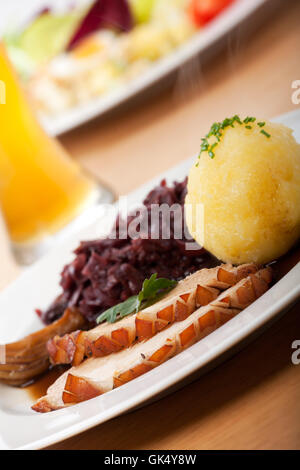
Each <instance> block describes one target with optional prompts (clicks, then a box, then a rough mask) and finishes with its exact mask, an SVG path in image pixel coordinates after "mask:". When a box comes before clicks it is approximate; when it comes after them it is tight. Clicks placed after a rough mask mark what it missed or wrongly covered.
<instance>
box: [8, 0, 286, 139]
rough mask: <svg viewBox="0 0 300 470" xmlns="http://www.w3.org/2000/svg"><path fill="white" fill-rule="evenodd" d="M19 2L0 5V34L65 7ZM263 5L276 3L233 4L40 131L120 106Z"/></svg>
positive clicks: (58, 130) (45, 0)
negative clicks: (138, 69) (107, 90)
mask: <svg viewBox="0 0 300 470" xmlns="http://www.w3.org/2000/svg"><path fill="white" fill-rule="evenodd" d="M22 2H23V3H25V4H26V9H25V8H24V9H22V8H19V5H20V3H19V0H17V1H16V0H10V2H5V4H4V3H3V4H1V5H0V34H1V32H2V31H3V30H4V29H5V28H7V23H8V24H10V23H11V18H12V16H13V18H14V22H15V23H17V24H18V23H22V22H23V21H24V19H28V18H30V15H32V13H33V12H35V11H39V10H41V7H42V6H45V5H46V6H49V5H53V6H54V7H56V8H57V7H61V6H62V5H66V4H69V2H68V1H64V2H62V0H22ZM77 2H80V3H86V2H87V0H77ZM266 3H268V4H269V6H270V7H271V6H273V5H275V3H278V2H277V1H276V0H272V2H271V1H270V0H236V1H235V2H234V3H233V4H232V5H231V6H229V7H228V8H227V9H226V10H225V11H224V12H223V13H221V14H220V15H219V16H218V17H217V18H216V19H215V20H214V21H212V22H211V23H210V24H208V25H207V26H206V27H205V28H203V30H201V31H200V32H199V33H198V34H195V35H194V36H193V37H192V38H191V39H190V40H189V41H187V42H186V43H185V44H183V45H182V46H181V47H180V48H178V49H177V50H176V51H174V52H173V53H170V54H169V55H167V56H166V57H165V58H163V59H161V60H158V61H157V62H155V63H154V64H153V65H152V66H151V67H150V68H149V70H147V71H146V72H145V73H143V74H141V75H140V76H139V77H137V78H136V79H134V80H132V81H130V82H128V83H126V84H124V85H122V86H120V87H118V88H117V89H116V90H114V91H113V92H111V93H109V94H107V95H104V96H102V97H99V98H96V99H93V100H92V101H90V102H89V103H86V104H83V105H80V106H77V107H75V108H72V109H70V110H68V111H65V112H64V113H62V114H61V115H58V116H55V117H54V118H51V117H47V116H43V117H41V121H42V124H43V126H44V128H45V129H46V131H47V132H48V133H49V134H50V135H59V134H62V133H63V132H66V131H68V130H71V129H73V128H75V127H77V126H79V125H80V124H83V123H85V122H87V121H89V120H91V119H93V118H95V117H96V116H100V115H102V114H104V113H105V112H107V111H109V110H111V109H112V108H114V107H116V106H118V105H120V104H121V103H123V102H125V101H126V100H128V99H129V98H132V97H133V96H135V95H137V94H138V93H140V92H141V91H143V90H145V89H146V88H148V87H149V86H151V85H153V84H154V83H156V82H158V81H159V80H161V79H162V78H164V77H166V76H168V75H169V74H171V73H172V72H174V71H175V70H177V69H178V68H179V67H180V66H182V65H183V64H184V63H186V62H187V61H189V60H190V59H192V58H193V57H195V56H198V57H199V58H200V57H201V55H202V54H203V53H204V52H206V51H208V50H210V52H212V51H213V49H214V48H215V47H216V46H217V44H219V43H220V40H221V39H223V38H224V36H225V35H226V34H228V33H229V32H230V31H232V30H233V29H234V28H235V27H237V26H238V25H239V24H240V23H242V22H243V21H244V20H245V19H247V18H248V17H250V16H251V15H252V14H253V13H254V12H255V11H256V10H257V9H258V8H259V7H261V6H262V5H264V4H266ZM271 4H272V5H271ZM24 15H25V18H24Z"/></svg>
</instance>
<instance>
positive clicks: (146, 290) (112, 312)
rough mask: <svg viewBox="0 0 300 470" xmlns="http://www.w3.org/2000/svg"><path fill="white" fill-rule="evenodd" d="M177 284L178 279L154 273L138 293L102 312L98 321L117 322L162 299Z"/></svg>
mask: <svg viewBox="0 0 300 470" xmlns="http://www.w3.org/2000/svg"><path fill="white" fill-rule="evenodd" d="M176 285H177V281H174V280H171V279H166V278H164V277H160V278H158V277H157V274H152V276H151V277H150V279H145V281H144V282H143V287H142V289H141V291H140V292H139V294H138V295H133V296H132V297H129V299H127V300H125V301H124V302H121V303H120V304H118V305H115V306H114V307H111V308H109V309H108V310H106V311H105V312H103V313H101V315H99V317H98V318H97V323H103V322H104V321H107V322H108V323H115V322H116V321H118V320H121V318H124V317H126V316H127V315H131V314H132V313H134V312H138V311H139V310H143V309H144V308H146V307H149V306H150V305H152V304H153V303H155V302H157V301H158V300H160V299H161V297H162V296H164V295H165V294H167V293H168V292H170V291H171V290H172V289H174V287H175V286H176Z"/></svg>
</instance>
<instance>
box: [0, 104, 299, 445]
mask: <svg viewBox="0 0 300 470" xmlns="http://www.w3.org/2000/svg"><path fill="white" fill-rule="evenodd" d="M276 121H279V122H282V123H284V124H286V125H288V126H290V127H291V128H293V129H294V130H295V136H296V138H297V140H298V142H299V143H300V112H299V111H296V112H293V113H289V114H287V115H284V116H282V117H279V118H277V119H276ZM193 160H194V158H193V159H189V160H187V161H184V162H183V163H182V164H180V165H179V166H177V167H175V168H173V169H171V170H169V171H168V172H167V173H164V174H161V175H159V176H157V177H156V178H155V179H154V180H152V181H151V182H149V183H147V184H146V185H144V186H143V187H141V188H140V189H138V190H137V191H134V192H133V193H131V194H130V195H129V201H130V203H132V204H136V203H138V202H140V201H141V200H142V199H143V197H144V196H145V195H146V194H147V192H148V191H149V190H150V189H152V188H153V186H154V185H155V184H157V183H158V182H159V181H160V180H161V179H162V178H167V180H168V181H169V182H172V181H173V180H175V179H178V180H182V179H183V178H184V177H185V176H186V174H187V172H188V170H189V168H190V166H191V164H192V162H193ZM101 214H102V215H101ZM111 221H112V217H111V216H110V217H108V216H105V217H104V216H103V209H102V208H101V207H98V208H97V209H95V208H94V209H93V210H91V211H90V212H89V213H88V214H87V218H86V221H85V223H84V224H85V225H84V226H82V228H80V230H77V232H76V233H74V234H73V235H71V236H70V237H69V238H68V239H67V240H64V241H63V242H62V243H61V244H60V245H59V246H57V247H56V248H55V249H53V250H52V251H51V252H50V253H49V254H48V255H46V256H45V257H44V258H43V259H41V260H40V261H39V262H37V263H36V264H35V265H34V266H32V267H30V268H29V269H28V270H26V272H24V273H23V274H22V275H21V276H20V277H19V278H18V279H17V280H16V281H15V282H14V283H13V284H11V285H10V286H9V287H8V288H7V289H6V290H5V291H4V292H3V293H1V295H0V344H1V343H5V342H9V341H13V340H16V339H18V338H20V337H22V336H24V335H25V334H27V333H29V332H31V331H33V330H35V329H38V328H40V327H41V326H42V325H41V323H40V321H39V320H38V318H37V316H36V314H35V313H34V308H36V307H40V308H45V307H46V306H47V305H48V304H49V303H50V301H51V300H52V299H53V298H54V296H55V295H56V294H57V293H58V292H59V288H58V281H59V273H60V271H61V269H62V266H63V264H64V263H66V262H68V261H70V259H71V258H72V255H71V250H72V249H73V248H75V247H76V246H77V244H78V242H79V240H82V239H94V238H95V237H96V236H99V235H100V234H105V232H106V231H107V230H108V228H109V226H110V224H111ZM299 296H300V263H298V264H297V266H295V267H294V268H293V269H292V270H291V271H290V272H289V273H288V274H287V275H286V276H285V277H284V278H283V279H281V280H280V281H279V282H278V283H277V284H276V285H275V286H273V287H272V288H271V289H270V290H269V291H268V292H267V293H266V294H264V295H263V296H262V297H260V298H259V299H258V300H257V301H256V302H254V304H252V305H251V306H250V307H248V308H247V309H246V310H244V311H243V312H241V313H240V314H239V315H238V316H237V317H235V318H234V319H232V320H231V321H230V322H228V323H226V324H225V325H224V326H222V327H221V328H219V329H218V330H217V331H215V332H214V333H212V334H210V335H209V336H208V337H206V338H204V339H203V340H201V341H200V342H198V343H197V344H195V345H194V346H192V347H190V348H188V349H187V350H186V351H184V352H182V353H180V354H179V355H178V356H176V357H174V358H172V359H170V360H169V361H167V362H166V363H164V364H162V365H160V366H159V367H157V368H156V369H154V370H152V371H150V372H148V373H147V374H145V375H143V376H141V377H139V378H138V379H135V380H134V381H132V382H130V383H128V384H126V385H124V386H122V387H120V388H117V389H115V390H113V391H112V392H109V393H107V394H105V395H102V396H100V397H97V398H94V399H93V400H90V401H88V402H85V403H81V404H79V405H76V406H73V407H71V408H68V409H64V410H59V411H55V412H53V413H49V414H45V415H41V414H37V413H34V412H33V411H31V410H30V405H31V399H30V396H29V395H28V393H27V392H26V391H25V390H20V389H15V388H11V387H8V386H5V385H0V449H1V448H2V449H20V448H22V449H37V448H41V447H45V446H47V445H50V444H53V443H55V442H57V441H60V440H63V439H66V438H68V437H70V436H72V435H74V434H77V433H79V432H82V431H84V430H87V429H89V428H91V427H93V426H95V425H97V424H100V423H103V422H104V421H107V420H108V419H110V418H113V417H115V416H117V415H119V414H121V413H123V412H125V411H127V410H129V409H131V408H133V407H135V406H138V405H140V404H141V403H143V402H144V401H145V400H148V399H150V398H152V397H154V396H155V395H157V394H158V393H160V392H162V391H164V390H166V389H167V388H169V387H171V386H172V385H174V384H176V383H178V382H179V381H181V380H182V379H184V378H185V377H187V376H189V375H190V374H192V373H193V372H195V371H196V370H199V369H200V368H202V367H203V366H204V365H207V364H209V363H210V362H211V361H212V360H213V359H216V358H221V355H222V354H224V353H225V352H228V350H229V349H230V348H232V347H233V346H234V345H237V344H238V343H240V342H241V341H242V340H243V339H245V338H247V337H249V335H250V334H251V333H253V332H255V331H258V330H259V329H260V328H261V327H263V326H264V325H265V324H266V323H267V322H269V321H270V320H274V319H275V318H276V316H277V315H278V314H279V313H282V311H283V310H284V309H286V308H287V307H288V306H289V305H290V304H291V303H292V302H294V301H295V300H296V299H297V298H298V297H299Z"/></svg>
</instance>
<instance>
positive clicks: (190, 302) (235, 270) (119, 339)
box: [48, 264, 258, 365]
mask: <svg viewBox="0 0 300 470" xmlns="http://www.w3.org/2000/svg"><path fill="white" fill-rule="evenodd" d="M257 269H258V268H257V266H256V265H255V264H244V265H241V266H238V267H233V266H232V265H229V264H223V265H221V266H218V267H216V268H212V269H201V270H200V271H197V272H196V273H194V274H192V275H191V276H188V277H186V278H185V279H183V280H182V281H180V282H179V283H178V285H177V286H176V287H175V289H173V290H172V291H171V292H169V294H167V295H166V296H165V297H164V298H163V299H162V300H161V301H159V302H157V303H155V304H154V305H152V306H151V307H148V308H146V309H144V310H142V311H140V312H139V313H138V314H137V315H135V314H133V315H131V316H130V317H126V318H123V319H122V320H120V321H118V322H117V323H113V324H110V323H105V324H102V325H99V326H97V327H96V328H93V329H91V330H89V331H75V332H73V333H71V334H67V335H65V336H63V337H59V336H56V337H55V338H53V339H51V340H50V341H49V342H48V352H49V356H50V359H51V362H52V363H53V364H72V365H79V364H80V363H81V362H82V361H83V360H84V358H86V357H91V356H93V357H101V356H105V355H107V354H111V353H114V352H117V351H120V350H121V349H124V348H127V347H128V346H130V345H131V344H132V343H133V342H134V341H135V340H136V338H138V339H139V340H141V339H145V338H150V337H151V336H153V335H154V334H156V333H157V332H158V331H160V330H162V329H163V328H165V327H166V326H167V325H168V324H170V323H173V322H175V321H180V320H184V319H185V318H187V317H188V316H189V315H190V314H191V313H193V312H194V311H195V310H196V309H197V308H199V307H201V306H204V305H207V304H208V303H209V302H211V301H212V300H214V299H216V298H217V297H218V295H219V294H220V292H221V291H223V290H225V289H227V288H228V287H231V286H233V285H234V284H236V283H237V282H238V281H240V280H241V279H242V278H244V277H246V276H248V275H249V274H250V273H255V272H256V271H257Z"/></svg>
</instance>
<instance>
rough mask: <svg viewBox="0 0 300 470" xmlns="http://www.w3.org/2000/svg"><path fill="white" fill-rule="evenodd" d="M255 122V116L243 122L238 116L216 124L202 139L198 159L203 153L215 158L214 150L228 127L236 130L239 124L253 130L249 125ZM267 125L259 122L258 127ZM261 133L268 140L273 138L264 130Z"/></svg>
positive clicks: (248, 117)
mask: <svg viewBox="0 0 300 470" xmlns="http://www.w3.org/2000/svg"><path fill="white" fill-rule="evenodd" d="M255 121H256V118H255V117H253V116H247V117H246V118H245V119H244V120H243V121H242V120H241V118H240V117H239V116H238V115H237V114H236V115H235V116H233V117H231V118H225V119H224V120H223V121H222V122H214V123H213V124H212V126H211V128H210V130H209V132H208V133H207V134H206V136H205V137H203V138H202V139H201V146H200V153H199V156H198V158H200V156H201V154H202V153H203V152H207V154H208V156H209V157H210V158H214V157H215V152H214V149H215V147H216V146H217V145H218V143H219V142H220V141H221V137H222V136H223V130H224V129H226V127H233V128H234V125H235V124H239V125H240V126H242V125H245V128H246V129H252V128H253V126H250V125H249V123H254V122H255ZM265 124H266V123H265V122H257V125H258V126H259V127H264V126H265ZM260 132H261V134H264V135H265V136H266V137H267V138H270V137H271V135H270V134H269V133H268V132H266V131H265V130H264V129H262V130H261V131H260ZM210 138H214V141H213V142H212V143H210V141H209V139H210ZM197 166H198V164H197Z"/></svg>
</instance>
